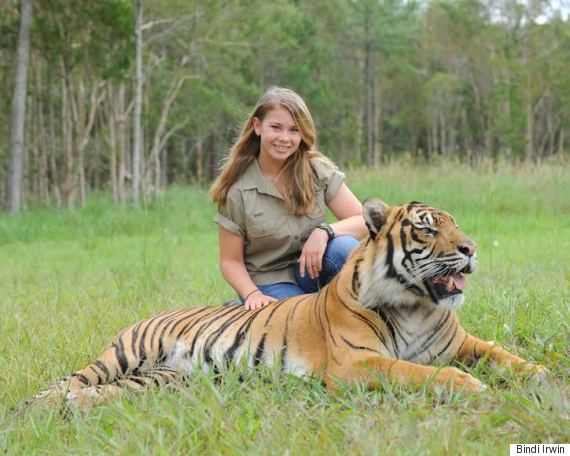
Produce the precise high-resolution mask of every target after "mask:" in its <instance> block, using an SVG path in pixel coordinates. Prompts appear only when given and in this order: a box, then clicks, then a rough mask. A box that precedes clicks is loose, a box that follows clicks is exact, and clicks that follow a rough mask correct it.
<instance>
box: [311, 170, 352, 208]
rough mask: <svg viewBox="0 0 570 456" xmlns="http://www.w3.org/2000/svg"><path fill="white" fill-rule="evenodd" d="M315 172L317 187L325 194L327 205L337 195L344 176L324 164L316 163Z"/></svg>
mask: <svg viewBox="0 0 570 456" xmlns="http://www.w3.org/2000/svg"><path fill="white" fill-rule="evenodd" d="M315 171H316V173H317V177H318V181H319V186H320V187H321V188H322V189H323V190H324V192H325V203H326V204H327V205H328V204H329V203H330V201H331V200H332V199H333V198H334V197H335V195H336V194H337V192H338V190H339V189H340V186H341V185H342V183H343V182H344V179H345V177H346V176H345V175H344V173H343V172H341V171H339V170H338V169H336V168H335V167H333V166H331V165H330V164H329V163H326V162H317V164H316V165H315Z"/></svg>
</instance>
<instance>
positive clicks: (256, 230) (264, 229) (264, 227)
mask: <svg viewBox="0 0 570 456" xmlns="http://www.w3.org/2000/svg"><path fill="white" fill-rule="evenodd" d="M282 227H283V224H282V223H278V222H274V221H266V222H261V223H259V222H258V223H253V224H251V226H250V227H249V229H248V230H247V235H248V237H251V238H254V239H258V238H263V237H267V236H275V235H276V233H277V232H278V231H279V229H280V228H282Z"/></svg>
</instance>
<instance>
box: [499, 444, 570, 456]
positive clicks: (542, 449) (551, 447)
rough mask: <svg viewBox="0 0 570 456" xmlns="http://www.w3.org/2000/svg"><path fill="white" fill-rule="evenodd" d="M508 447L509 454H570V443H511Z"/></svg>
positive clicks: (512, 455) (511, 455)
mask: <svg viewBox="0 0 570 456" xmlns="http://www.w3.org/2000/svg"><path fill="white" fill-rule="evenodd" d="M509 449H510V456H514V455H519V454H532V455H535V454H538V455H544V454H567V455H569V456H570V444H568V443H564V444H562V443H524V444H521V443H511V444H510V445H509Z"/></svg>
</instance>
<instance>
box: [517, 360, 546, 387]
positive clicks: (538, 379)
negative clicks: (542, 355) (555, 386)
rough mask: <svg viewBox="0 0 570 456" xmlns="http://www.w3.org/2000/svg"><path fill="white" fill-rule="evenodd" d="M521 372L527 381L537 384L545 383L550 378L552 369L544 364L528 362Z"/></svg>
mask: <svg viewBox="0 0 570 456" xmlns="http://www.w3.org/2000/svg"><path fill="white" fill-rule="evenodd" d="M521 373H522V374H523V375H524V377H525V380H526V381H528V382H530V383H531V384H532V385H536V386H543V385H545V384H546V383H547V382H548V379H549V378H550V371H549V370H548V369H547V368H546V367H545V366H543V365H542V364H532V363H527V364H525V365H524V368H523V369H522V372H521Z"/></svg>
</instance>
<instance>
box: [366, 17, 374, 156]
mask: <svg viewBox="0 0 570 456" xmlns="http://www.w3.org/2000/svg"><path fill="white" fill-rule="evenodd" d="M369 21H370V19H369V17H368V14H365V16H364V103H365V111H364V112H365V114H364V115H365V121H364V124H365V129H366V165H367V166H373V165H374V107H373V101H374V89H373V82H372V42H371V38H370V23H369Z"/></svg>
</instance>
